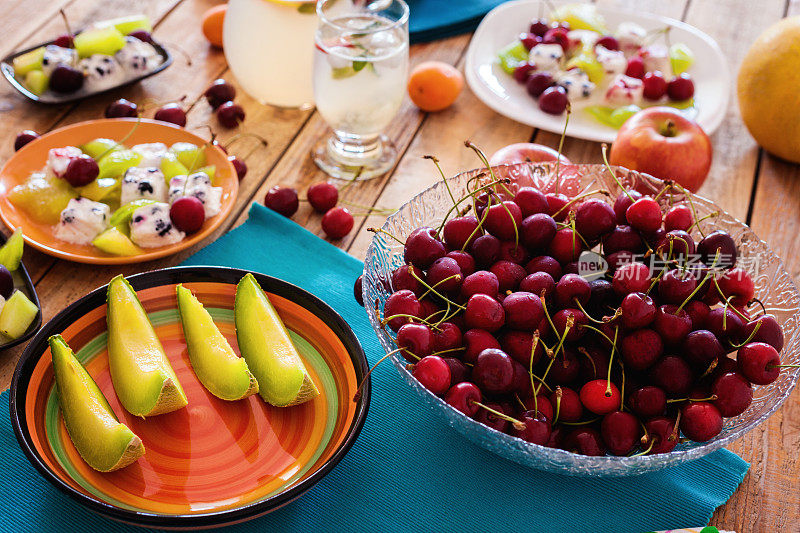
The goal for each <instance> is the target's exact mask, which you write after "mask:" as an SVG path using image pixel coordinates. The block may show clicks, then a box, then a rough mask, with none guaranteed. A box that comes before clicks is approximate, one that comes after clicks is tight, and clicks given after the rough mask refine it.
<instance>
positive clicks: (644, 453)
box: [628, 439, 656, 457]
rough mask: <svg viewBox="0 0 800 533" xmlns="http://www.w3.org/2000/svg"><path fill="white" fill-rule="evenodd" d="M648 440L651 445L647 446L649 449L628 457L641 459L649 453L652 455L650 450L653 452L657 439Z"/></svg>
mask: <svg viewBox="0 0 800 533" xmlns="http://www.w3.org/2000/svg"><path fill="white" fill-rule="evenodd" d="M648 440H650V445H649V446H647V448H646V449H644V450H642V451H640V452H637V453H634V454H631V455H629V456H628V457H640V456H642V455H647V454H648V453H650V450H652V449H653V445H654V444H655V443H656V441H655V439H648Z"/></svg>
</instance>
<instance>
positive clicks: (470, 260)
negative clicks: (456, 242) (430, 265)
mask: <svg viewBox="0 0 800 533" xmlns="http://www.w3.org/2000/svg"><path fill="white" fill-rule="evenodd" d="M445 257H449V258H451V259H455V261H456V263H458V267H459V268H460V269H461V274H462V275H463V276H465V277H466V276H469V275H470V274H472V273H473V272H475V258H474V257H472V256H471V255H470V254H468V253H467V252H462V251H461V250H453V251H452V252H447V255H446V256H445Z"/></svg>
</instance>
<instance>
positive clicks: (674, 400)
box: [667, 394, 718, 403]
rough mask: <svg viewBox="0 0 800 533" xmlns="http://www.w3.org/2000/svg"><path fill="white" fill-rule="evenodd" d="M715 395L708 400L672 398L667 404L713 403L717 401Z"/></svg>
mask: <svg viewBox="0 0 800 533" xmlns="http://www.w3.org/2000/svg"><path fill="white" fill-rule="evenodd" d="M717 399H718V398H717V395H716V394H712V395H711V396H709V397H708V398H672V399H670V400H667V403H680V402H713V401H714V400H717Z"/></svg>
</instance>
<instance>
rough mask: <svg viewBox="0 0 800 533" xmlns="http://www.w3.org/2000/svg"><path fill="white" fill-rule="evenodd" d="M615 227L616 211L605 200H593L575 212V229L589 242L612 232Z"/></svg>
mask: <svg viewBox="0 0 800 533" xmlns="http://www.w3.org/2000/svg"><path fill="white" fill-rule="evenodd" d="M615 226H616V216H615V214H614V209H612V208H611V206H610V205H608V203H606V202H604V201H603V200H598V199H596V198H591V199H589V200H586V201H585V202H583V203H581V205H579V206H578V209H577V210H576V211H575V229H576V230H578V233H580V234H581V236H582V237H583V238H584V239H586V240H587V241H589V242H592V241H596V240H597V239H599V238H600V237H602V236H603V235H605V234H606V233H609V232H611V231H612V230H614V227H615Z"/></svg>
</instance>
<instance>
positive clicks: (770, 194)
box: [0, 0, 800, 533]
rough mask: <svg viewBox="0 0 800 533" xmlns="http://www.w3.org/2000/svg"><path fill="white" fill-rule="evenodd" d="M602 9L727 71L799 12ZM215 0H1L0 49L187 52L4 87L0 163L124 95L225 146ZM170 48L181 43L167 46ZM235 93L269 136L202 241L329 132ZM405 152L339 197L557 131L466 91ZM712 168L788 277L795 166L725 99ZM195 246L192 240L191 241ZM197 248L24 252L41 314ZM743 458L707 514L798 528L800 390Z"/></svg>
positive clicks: (415, 179)
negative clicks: (124, 82) (144, 74)
mask: <svg viewBox="0 0 800 533" xmlns="http://www.w3.org/2000/svg"><path fill="white" fill-rule="evenodd" d="M596 1H597V3H598V4H601V5H609V6H611V5H613V6H621V7H627V8H631V9H641V10H646V11H651V12H655V13H659V14H662V15H666V16H670V17H673V18H676V19H680V20H684V21H686V22H688V23H690V24H692V25H694V26H696V27H698V28H700V29H701V30H703V31H705V32H707V33H708V34H709V35H711V36H712V37H714V38H715V39H716V40H717V42H718V43H719V44H720V47H721V48H722V50H723V51H724V52H725V54H726V55H727V57H728V62H729V66H730V68H731V71H732V72H733V73H736V71H737V69H738V65H739V62H740V61H741V59H742V57H743V56H744V54H745V52H746V50H747V48H748V46H749V44H750V43H751V42H752V41H753V40H754V39H755V38H756V36H757V35H759V34H760V33H761V31H763V30H764V29H765V28H766V27H767V26H769V25H770V24H772V23H773V22H775V21H777V20H778V19H780V18H781V17H783V16H786V15H792V14H800V2H798V1H797V0H759V1H757V2H754V1H751V0H596ZM218 3H219V2H218V1H216V0H138V1H131V0H103V1H102V2H100V1H97V0H26V1H24V2H22V1H14V2H12V1H11V0H7V1H6V2H5V4H6V5H5V7H6V11H5V13H4V16H3V17H2V19H0V35H2V36H3V39H2V43H0V55H6V54H7V53H9V52H11V51H13V50H16V49H21V48H24V47H26V46H31V45H33V44H36V43H37V42H41V41H43V40H46V39H49V38H52V37H53V36H54V35H56V34H59V33H62V32H63V27H62V25H61V22H60V19H59V17H58V16H57V12H58V9H59V8H62V7H63V8H64V9H65V10H66V12H67V14H68V16H69V18H70V21H71V22H72V25H73V26H74V27H83V26H86V25H88V24H90V23H91V22H93V21H96V20H102V19H107V18H111V17H115V16H121V15H124V14H131V13H136V12H145V13H147V14H148V15H149V16H150V18H151V20H152V21H153V22H154V24H155V35H156V36H157V37H158V39H159V40H161V41H162V42H164V43H167V44H168V45H170V44H172V47H171V48H172V49H173V51H174V52H176V50H175V49H176V48H177V46H179V47H180V48H181V49H182V50H183V51H185V52H186V53H187V54H189V55H190V56H191V58H192V62H191V65H189V64H187V62H186V61H185V60H184V59H183V58H182V55H181V54H180V53H178V52H176V53H175V56H176V59H175V64H174V65H173V66H172V67H170V68H169V69H168V70H166V71H165V72H164V73H162V74H159V75H157V76H155V77H153V78H150V79H148V80H146V81H144V82H143V83H141V84H139V85H137V86H135V87H130V88H127V89H124V90H120V91H117V92H115V93H111V94H109V95H106V96H103V97H100V98H97V99H95V100H90V101H86V102H82V103H80V104H75V105H64V106H56V107H45V106H39V105H35V104H33V103H29V102H28V101H26V100H25V99H23V98H22V97H21V96H19V95H17V94H16V93H15V92H14V91H13V90H12V89H11V87H10V86H9V85H8V84H5V83H2V84H0V123H2V127H3V142H2V143H0V160H2V161H5V160H7V159H8V158H9V157H10V156H11V154H12V152H13V147H12V145H13V139H14V136H15V135H16V133H17V132H18V131H19V130H22V129H33V130H36V131H38V132H40V133H44V132H46V131H49V130H51V129H53V128H57V127H60V126H64V125H66V124H70V123H74V122H79V121H82V120H87V119H92V118H98V117H100V116H102V112H103V109H105V107H106V105H107V104H108V103H109V102H111V101H112V100H115V99H117V98H120V97H125V98H128V99H130V100H133V101H136V102H138V103H140V104H142V103H145V106H146V107H147V108H149V109H148V110H147V111H146V112H145V116H152V113H153V112H154V110H155V108H156V107H158V103H164V102H170V101H176V100H178V99H180V98H182V97H184V102H185V103H186V105H187V107H188V108H189V113H188V117H189V124H188V126H187V128H189V129H192V130H197V131H198V132H200V134H205V135H207V129H205V128H204V127H203V125H205V124H209V125H211V126H212V127H213V128H214V129H215V130H218V131H219V133H220V139H221V141H222V142H224V141H225V140H226V139H229V138H230V137H232V136H233V135H234V134H235V133H236V131H226V130H223V129H222V128H220V127H218V125H217V123H216V119H215V118H214V117H213V116H212V113H211V109H210V108H209V106H208V104H207V103H206V102H205V99H203V98H201V95H202V93H203V91H204V90H205V88H206V86H207V85H208V83H209V82H210V81H211V80H213V79H216V78H218V77H223V78H226V79H228V80H229V81H231V82H232V83H234V84H235V83H236V81H235V80H234V79H233V77H232V76H231V74H230V72H229V71H228V69H227V66H226V63H225V58H224V57H223V54H222V53H221V52H220V51H219V50H216V49H213V48H211V47H210V46H209V45H208V43H207V42H206V40H205V39H204V38H203V35H202V33H201V31H200V17H201V15H202V13H203V12H204V11H205V10H206V9H208V8H209V7H211V6H213V5H215V4H218ZM468 43H469V35H464V36H459V37H453V38H450V39H446V40H443V41H438V42H434V43H429V44H420V45H415V46H413V47H412V48H411V59H412V63H413V64H416V63H419V62H421V61H424V60H429V59H436V60H440V61H446V62H448V63H452V64H456V65H458V66H461V65H462V64H463V60H464V52H465V50H466V47H467V45H468ZM176 45H177V46H176ZM237 100H238V102H239V103H240V104H242V105H243V107H244V108H245V110H246V113H247V119H246V122H245V128H246V130H247V131H250V132H253V133H257V134H259V135H262V136H263V137H265V138H266V139H267V140H268V141H269V146H268V147H267V148H266V149H259V150H256V151H255V152H253V154H252V155H251V156H250V157H249V158H248V159H247V164H248V166H249V167H250V171H249V173H248V175H247V177H246V178H245V179H244V180H243V181H242V184H241V188H240V190H239V197H238V199H237V202H236V207H235V210H234V214H233V215H232V216H231V218H230V219H229V220H228V221H226V222H225V223H224V224H223V226H222V227H221V228H220V229H219V231H217V233H216V234H215V235H214V236H213V237H212V238H209V239H208V240H207V241H206V242H204V243H202V244H201V246H202V245H205V244H208V243H209V242H211V241H212V240H213V239H214V238H216V237H218V236H220V235H222V234H224V233H225V232H227V231H229V230H230V229H231V228H232V227H234V226H236V225H238V224H241V223H242V222H244V220H245V219H246V218H247V210H248V208H249V206H250V204H251V203H253V202H261V201H263V198H264V195H265V193H266V191H267V190H268V189H269V188H270V187H272V186H274V185H278V184H280V185H291V186H293V187H296V188H297V189H298V191H301V192H302V191H304V190H305V189H306V188H307V187H308V185H310V184H312V183H315V182H318V181H321V180H324V179H325V176H324V175H323V174H322V173H321V172H319V171H318V170H317V168H316V167H315V165H314V164H313V163H312V162H311V160H310V159H309V157H308V153H309V150H310V148H311V146H312V145H313V144H314V142H315V141H317V140H318V139H319V138H320V137H321V136H323V135H325V134H326V131H327V128H326V126H325V123H324V122H323V120H322V119H321V118H320V117H319V115H318V114H316V113H315V112H313V111H291V110H278V109H273V108H270V107H265V106H262V105H259V104H258V103H257V102H255V101H254V100H252V99H250V98H249V97H247V95H245V94H244V92H243V91H240V92H239V96H238V98H237ZM388 134H389V136H390V137H391V138H392V139H394V141H395V143H396V144H397V147H398V149H399V152H400V154H401V159H400V162H399V164H398V165H397V167H396V168H395V169H394V170H393V171H392V172H390V173H389V174H387V175H385V176H383V177H382V178H379V179H375V180H372V181H369V182H366V183H364V184H361V185H358V186H353V187H349V188H348V190H347V192H346V193H345V194H344V199H346V200H347V201H349V202H354V203H357V204H364V205H374V206H380V207H388V208H396V207H398V206H400V205H401V204H402V203H403V202H405V201H406V200H408V199H409V198H411V197H412V196H413V195H415V194H416V193H418V192H419V191H421V190H422V189H424V188H425V187H427V186H429V185H431V184H433V183H434V182H436V181H437V180H438V179H439V176H438V174H437V173H436V172H435V169H434V168H433V167H432V165H431V164H430V162H429V161H424V160H423V159H422V158H421V156H423V155H425V154H436V156H437V157H438V158H439V159H440V160H441V162H442V166H443V167H444V169H445V172H446V173H447V174H448V175H452V174H454V173H456V172H458V171H461V170H466V169H470V168H474V167H477V166H479V162H478V161H477V160H476V159H475V156H474V154H473V153H472V152H471V151H469V150H467V149H465V148H464V147H463V141H464V140H466V139H470V140H472V141H473V142H475V143H476V144H478V145H479V146H481V147H483V149H484V150H485V151H487V152H488V153H491V152H493V151H494V150H496V149H497V148H500V147H501V146H504V145H506V144H509V143H512V142H520V141H527V140H531V141H535V142H539V143H544V144H548V145H550V146H555V145H556V144H557V140H558V136H557V135H554V134H552V133H548V132H544V131H539V130H536V129H532V128H530V127H528V126H523V125H521V124H517V123H515V122H513V121H511V120H509V119H506V118H504V117H502V116H500V115H498V114H496V113H494V112H493V111H491V110H490V109H489V108H487V107H486V106H484V105H483V104H482V103H480V102H479V101H478V100H477V99H476V98H475V97H474V96H473V95H472V94H471V93H470V91H469V90H468V89H465V91H464V92H463V94H462V95H461V96H460V97H459V99H458V101H457V102H456V104H455V105H454V106H453V107H452V108H450V109H448V110H446V111H443V112H440V113H436V114H430V115H427V114H425V113H422V112H420V111H419V110H418V109H416V108H415V107H414V106H413V105H412V104H411V103H410V102H409V101H408V99H406V102H405V103H404V104H403V107H402V109H401V111H400V114H399V116H398V117H397V119H396V120H395V121H394V123H393V124H392V126H391V127H390V131H389V132H388ZM712 140H713V143H714V150H715V153H714V164H713V167H712V169H711V175H710V177H709V179H708V181H707V182H706V184H705V185H704V186H703V188H702V190H701V191H700V193H701V194H702V195H704V196H706V197H709V198H712V199H714V200H715V201H716V202H717V203H719V204H720V205H721V206H722V207H723V208H724V209H726V210H727V211H728V212H730V213H732V214H733V215H734V216H736V217H737V218H739V219H740V220H744V221H746V222H747V223H748V224H750V225H751V226H752V227H753V229H754V230H755V231H756V232H757V233H758V235H759V236H761V237H762V238H763V239H765V240H766V241H767V242H768V243H769V244H770V246H772V248H773V249H774V250H776V251H777V252H778V254H779V255H780V256H781V257H782V258H783V260H784V263H785V264H786V267H787V268H788V269H789V271H790V272H792V273H793V274H794V275H795V276H796V277H797V276H798V274H800V272H798V270H800V253H799V252H800V241H799V240H798V239H797V234H798V231H800V172H799V170H800V168H799V167H797V166H794V165H790V164H787V163H785V162H782V161H779V160H777V159H775V158H773V157H771V156H769V155H768V154H766V153H764V152H763V151H762V150H760V149H759V148H758V146H757V145H756V144H755V142H754V141H753V139H752V138H751V137H750V136H749V135H748V133H747V130H746V129H745V127H744V125H743V124H742V122H741V120H740V118H739V114H738V110H737V107H736V104H735V98H733V99H732V102H731V105H730V108H729V109H728V111H727V115H726V117H725V120H724V122H723V124H722V126H721V127H720V128H719V130H718V131H717V132H716V133H715V134H714V135H713V136H712ZM257 144H258V143H257V141H255V140H253V139H242V140H241V141H238V142H237V145H236V148H235V150H234V152H235V153H238V154H240V155H241V154H246V153H247V152H248V151H249V150H250V148H251V147H255V146H256V145H257ZM564 151H565V153H566V155H567V156H568V157H569V158H570V159H571V160H572V161H576V162H591V163H599V162H600V147H599V145H598V144H596V143H591V142H586V141H580V140H575V139H567V141H566V143H565V147H564ZM293 218H294V220H295V221H296V222H297V223H298V224H302V225H303V226H305V227H306V228H308V229H309V230H310V231H312V232H315V233H317V234H320V235H321V234H322V232H321V228H320V216H319V215H317V214H315V213H314V212H313V211H312V210H311V209H310V208H309V206H308V205H307V204H303V205H302V206H301V208H300V211H299V212H298V213H297V214H296V215H295V216H294V217H293ZM382 222H383V219H382V217H378V216H372V217H368V218H366V219H364V218H360V219H358V220H357V222H356V228H355V230H354V231H353V232H352V233H351V234H350V235H349V236H347V237H346V238H344V239H342V240H341V241H338V242H335V243H334V244H336V245H337V246H339V247H341V248H342V249H344V250H347V251H348V252H350V253H351V254H353V255H354V256H356V257H359V258H363V256H364V254H365V252H366V249H367V246H368V244H369V241H370V237H371V234H370V233H368V232H366V231H365V230H364V228H367V227H370V226H376V225H377V226H380V225H381V224H382ZM198 248H199V247H198ZM196 250H197V248H196V249H192V250H189V251H187V252H185V253H183V254H180V255H177V256H174V257H171V258H168V259H165V260H162V261H156V262H151V263H146V264H137V265H130V266H127V267H116V268H104V267H96V266H87V265H80V264H76V263H69V262H65V261H60V260H55V259H53V258H51V257H49V256H46V255H43V254H41V253H38V252H36V251H35V250H33V249H31V248H28V249H27V250H26V252H25V257H24V260H25V264H26V265H27V267H28V269H29V270H30V272H31V276H32V278H33V279H34V281H35V283H36V286H37V289H38V292H39V297H40V299H41V301H42V305H43V309H42V310H43V313H44V320H49V319H50V318H51V317H52V316H53V315H55V314H56V313H57V312H58V311H60V310H61V309H63V308H64V307H65V306H67V305H68V304H70V303H71V302H73V301H75V300H76V299H78V298H80V297H81V296H83V295H84V294H86V293H87V292H89V291H90V290H92V289H94V288H96V287H98V286H100V285H103V284H105V283H107V282H108V281H109V280H110V279H111V278H112V277H113V276H114V275H116V274H119V273H124V274H126V275H128V274H133V273H136V272H142V271H145V270H152V269H157V268H162V267H167V266H171V265H175V264H177V263H180V262H181V261H183V260H184V259H185V258H186V257H188V256H189V255H190V254H191V253H193V252H195V251H196ZM21 353H22V347H19V348H16V349H10V350H7V351H6V352H5V353H0V387H2V388H6V387H8V386H9V383H10V380H11V375H12V373H13V370H14V366H15V364H16V362H17V359H18V358H19V356H20V354H21ZM731 450H732V451H734V452H736V453H738V454H740V455H741V456H742V457H743V458H744V459H745V460H747V461H749V462H750V463H751V465H752V466H751V469H750V472H749V473H748V474H747V477H746V478H745V480H744V483H742V485H741V486H740V487H739V489H738V490H737V491H736V493H735V494H734V496H733V498H731V500H730V501H729V503H728V504H727V505H724V506H723V507H721V508H720V509H718V510H717V512H716V513H715V515H714V518H713V520H712V524H714V525H717V526H718V527H720V528H724V529H729V530H736V531H738V532H740V533H743V532H763V533H773V532H779V531H780V532H787V531H791V532H800V481H799V479H800V459H798V450H800V391H795V393H794V394H793V395H792V397H791V398H790V399H789V400H788V401H787V402H786V404H785V405H784V406H783V408H782V409H781V410H780V411H778V412H777V413H775V414H774V415H773V416H772V417H771V418H770V419H769V421H768V422H767V423H765V424H762V425H761V426H760V427H759V428H757V429H755V430H753V431H751V432H750V433H748V434H747V436H745V437H744V438H742V439H741V440H740V441H738V442H736V443H734V444H733V445H732V446H731Z"/></svg>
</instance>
